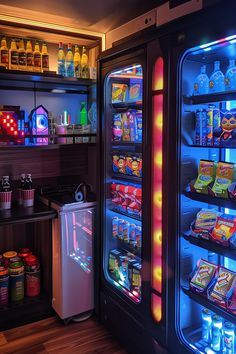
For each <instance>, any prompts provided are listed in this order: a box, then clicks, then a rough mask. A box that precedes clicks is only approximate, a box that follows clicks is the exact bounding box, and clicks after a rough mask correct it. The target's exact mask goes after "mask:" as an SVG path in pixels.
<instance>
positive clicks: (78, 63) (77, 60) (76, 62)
mask: <svg viewBox="0 0 236 354" xmlns="http://www.w3.org/2000/svg"><path fill="white" fill-rule="evenodd" d="M74 69H75V77H77V78H78V77H81V57H80V52H79V47H78V46H77V45H75V54H74Z"/></svg>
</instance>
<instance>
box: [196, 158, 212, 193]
mask: <svg viewBox="0 0 236 354" xmlns="http://www.w3.org/2000/svg"><path fill="white" fill-rule="evenodd" d="M213 180H214V161H210V160H200V164H199V169H198V177H197V179H196V181H195V183H194V185H193V187H194V189H195V190H196V192H197V193H203V194H208V186H209V185H210V184H211V183H212V182H213Z"/></svg>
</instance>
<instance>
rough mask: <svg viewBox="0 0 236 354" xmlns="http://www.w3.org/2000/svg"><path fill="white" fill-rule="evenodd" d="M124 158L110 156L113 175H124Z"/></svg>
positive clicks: (121, 156) (122, 156)
mask: <svg viewBox="0 0 236 354" xmlns="http://www.w3.org/2000/svg"><path fill="white" fill-rule="evenodd" d="M125 165H126V158H125V156H124V155H118V154H114V155H113V156H112V166H113V172H114V173H122V174H125Z"/></svg>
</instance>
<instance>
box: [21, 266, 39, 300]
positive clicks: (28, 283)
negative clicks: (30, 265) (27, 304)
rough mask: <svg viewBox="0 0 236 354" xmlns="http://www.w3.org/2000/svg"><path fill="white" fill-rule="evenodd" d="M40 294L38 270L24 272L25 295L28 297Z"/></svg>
mask: <svg viewBox="0 0 236 354" xmlns="http://www.w3.org/2000/svg"><path fill="white" fill-rule="evenodd" d="M39 294H40V270H39V269H38V270H35V271H32V272H25V295H26V296H29V297H33V296H38V295H39Z"/></svg>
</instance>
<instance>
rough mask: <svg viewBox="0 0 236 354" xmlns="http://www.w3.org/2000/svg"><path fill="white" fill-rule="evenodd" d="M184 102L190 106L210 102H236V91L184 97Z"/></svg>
mask: <svg viewBox="0 0 236 354" xmlns="http://www.w3.org/2000/svg"><path fill="white" fill-rule="evenodd" d="M183 98H184V102H185V103H188V104H200V103H209V102H221V101H232V100H236V90H234V91H222V92H217V93H208V94H206V95H197V96H184V97H183Z"/></svg>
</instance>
